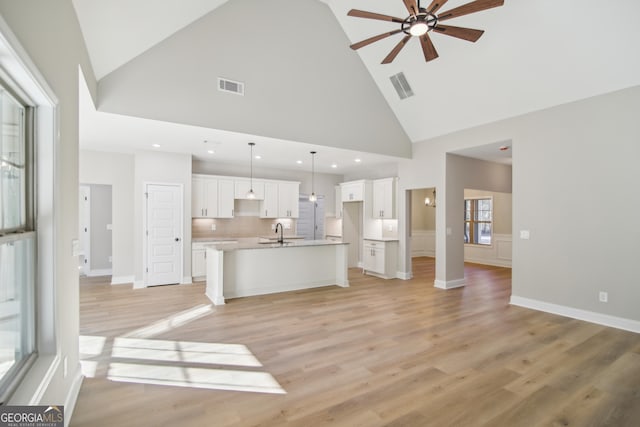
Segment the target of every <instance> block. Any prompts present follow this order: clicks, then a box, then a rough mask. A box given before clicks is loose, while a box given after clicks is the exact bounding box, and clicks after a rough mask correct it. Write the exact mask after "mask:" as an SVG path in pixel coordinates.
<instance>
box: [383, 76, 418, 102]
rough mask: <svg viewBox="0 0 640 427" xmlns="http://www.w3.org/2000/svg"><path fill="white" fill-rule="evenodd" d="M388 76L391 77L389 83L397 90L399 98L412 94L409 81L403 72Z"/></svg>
mask: <svg viewBox="0 0 640 427" xmlns="http://www.w3.org/2000/svg"><path fill="white" fill-rule="evenodd" d="M389 78H390V79H391V84H393V87H394V88H395V90H396V92H398V96H399V97H400V99H405V98H408V97H410V96H413V90H412V89H411V86H409V82H408V81H407V78H406V77H405V76H404V73H402V72H400V73H398V74H395V75H393V76H391V77H389Z"/></svg>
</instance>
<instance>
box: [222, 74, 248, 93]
mask: <svg viewBox="0 0 640 427" xmlns="http://www.w3.org/2000/svg"><path fill="white" fill-rule="evenodd" d="M218 90H219V91H221V92H229V93H235V94H236V95H243V96H244V83H242V82H235V81H233V80H229V79H223V78H222V77H218Z"/></svg>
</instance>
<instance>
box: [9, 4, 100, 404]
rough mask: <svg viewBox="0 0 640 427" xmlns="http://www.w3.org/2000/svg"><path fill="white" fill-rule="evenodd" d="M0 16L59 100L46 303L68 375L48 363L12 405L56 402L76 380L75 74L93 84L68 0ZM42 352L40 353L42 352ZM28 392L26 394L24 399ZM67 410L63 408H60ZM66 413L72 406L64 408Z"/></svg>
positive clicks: (62, 400) (62, 399) (13, 7)
mask: <svg viewBox="0 0 640 427" xmlns="http://www.w3.org/2000/svg"><path fill="white" fill-rule="evenodd" d="M0 15H1V16H2V18H3V19H4V21H5V22H6V23H7V24H8V25H9V27H10V28H11V30H12V32H13V33H14V34H15V36H16V37H17V39H18V41H19V43H20V44H21V45H22V47H23V48H24V49H25V51H26V53H27V54H28V55H29V57H30V58H31V60H32V61H33V63H34V65H35V66H36V67H37V69H38V70H39V71H40V74H42V76H43V77H44V79H45V80H46V82H47V83H48V84H49V86H50V87H51V89H52V90H53V92H54V93H55V95H56V97H57V98H58V101H59V104H58V107H59V108H58V116H57V117H58V121H57V126H58V127H57V129H58V131H59V137H58V141H57V145H56V147H55V176H54V194H55V206H54V209H55V212H54V214H53V215H54V232H55V236H56V242H55V247H54V252H55V259H54V264H55V267H54V271H55V278H54V287H55V289H54V294H55V295H56V298H55V300H53V301H50V302H48V304H50V306H52V307H53V308H54V310H55V313H56V314H55V316H56V324H55V326H54V327H55V330H56V336H55V347H56V353H57V354H58V355H59V356H60V357H61V358H64V357H68V363H67V366H68V374H67V376H66V377H65V376H64V375H63V372H62V371H63V363H59V364H58V365H52V367H53V373H52V376H51V380H50V381H48V382H46V383H45V384H43V385H42V387H43V389H42V390H37V389H36V388H35V387H34V384H36V383H34V382H30V380H31V381H36V382H37V384H40V381H42V376H41V375H39V376H38V378H30V377H29V376H27V378H26V379H25V381H23V387H22V388H21V389H20V390H19V395H20V396H21V397H20V398H19V399H18V400H17V401H13V403H14V404H27V403H28V402H30V399H31V397H33V396H36V395H37V394H36V393H38V392H39V391H42V398H41V399H40V402H39V403H40V404H55V405H59V404H61V403H65V402H71V401H69V400H67V398H70V393H71V390H72V385H73V383H74V381H77V380H78V379H79V374H80V364H79V360H78V359H79V358H78V356H79V352H78V334H79V324H78V322H79V320H78V310H77V307H78V305H79V297H78V260H77V257H74V256H73V255H72V251H71V242H72V240H73V239H76V238H77V236H78V77H79V75H78V73H79V66H81V67H82V70H83V71H84V75H85V78H86V80H87V82H88V87H89V91H90V93H91V94H92V95H93V96H94V99H95V94H96V82H95V78H94V76H93V70H92V68H91V64H90V62H89V56H88V54H87V51H86V47H85V45H84V38H83V37H82V34H81V32H80V26H79V24H78V21H77V18H76V15H75V11H74V9H73V6H72V4H71V1H70V0H49V1H40V0H21V1H15V0H0ZM42 355H43V354H42V353H41V356H42ZM29 394H31V396H30V397H27V396H28V395H29ZM65 409H67V408H65ZM68 409H69V412H71V410H72V408H71V407H70V408H68Z"/></svg>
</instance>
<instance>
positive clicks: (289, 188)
mask: <svg viewBox="0 0 640 427" xmlns="http://www.w3.org/2000/svg"><path fill="white" fill-rule="evenodd" d="M250 188H251V180H250V179H249V178H243V177H233V176H217V175H193V178H192V184H191V190H192V195H191V217H192V218H233V217H234V214H235V212H234V204H235V200H236V199H246V198H247V192H248V191H249V189H250ZM253 192H254V193H255V194H256V198H255V200H258V201H259V202H260V211H259V216H260V218H297V217H298V215H299V214H298V198H299V196H300V194H299V193H300V183H299V182H294V181H277V180H269V179H254V180H253ZM253 215H258V212H256V213H254V214H253Z"/></svg>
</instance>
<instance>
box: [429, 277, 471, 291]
mask: <svg viewBox="0 0 640 427" xmlns="http://www.w3.org/2000/svg"><path fill="white" fill-rule="evenodd" d="M464 285H465V281H464V279H456V280H438V279H436V280H434V281H433V286H435V287H436V288H438V289H455V288H461V287H463V286H464Z"/></svg>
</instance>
